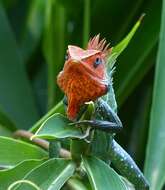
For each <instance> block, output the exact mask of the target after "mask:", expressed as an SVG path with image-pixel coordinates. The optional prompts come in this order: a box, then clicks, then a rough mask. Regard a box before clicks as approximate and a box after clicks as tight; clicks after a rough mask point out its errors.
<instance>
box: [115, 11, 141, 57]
mask: <svg viewBox="0 0 165 190" xmlns="http://www.w3.org/2000/svg"><path fill="white" fill-rule="evenodd" d="M143 17H144V14H143V15H142V16H141V17H140V18H139V20H138V21H137V22H136V24H135V25H134V27H133V28H132V29H131V31H130V32H129V33H128V34H127V36H126V37H125V38H124V39H123V40H122V41H121V42H119V43H118V44H117V45H116V46H115V47H113V48H112V55H113V54H116V56H117V57H118V56H119V55H120V54H121V53H122V52H123V51H124V50H125V48H126V47H127V46H128V44H129V42H130V40H131V39H132V37H133V36H134V34H135V32H136V30H137V29H138V28H139V26H140V23H141V21H142V19H143Z"/></svg>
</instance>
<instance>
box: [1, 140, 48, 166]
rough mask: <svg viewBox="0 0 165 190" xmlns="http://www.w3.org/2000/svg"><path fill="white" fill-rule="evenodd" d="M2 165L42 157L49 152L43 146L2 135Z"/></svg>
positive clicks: (46, 155) (12, 164)
mask: <svg viewBox="0 0 165 190" xmlns="http://www.w3.org/2000/svg"><path fill="white" fill-rule="evenodd" d="M0 147H1V148H0V166H2V167H11V166H15V165H16V164H18V163H19V162H22V161H23V160H27V159H42V158H45V157H48V154H47V153H46V152H45V151H44V150H42V149H41V148H39V147H37V146H35V145H32V144H28V143H25V142H23V141H20V140H15V139H12V138H8V137H0Z"/></svg>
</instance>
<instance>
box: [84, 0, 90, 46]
mask: <svg viewBox="0 0 165 190" xmlns="http://www.w3.org/2000/svg"><path fill="white" fill-rule="evenodd" d="M83 22H84V23H83V47H84V48H86V46H87V43H88V40H89V33H90V0H85V1H84V21H83Z"/></svg>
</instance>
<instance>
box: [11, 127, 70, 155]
mask: <svg viewBox="0 0 165 190" xmlns="http://www.w3.org/2000/svg"><path fill="white" fill-rule="evenodd" d="M33 135H34V134H33V133H31V132H29V131H25V130H18V131H16V132H15V133H14V134H13V136H14V137H15V138H20V137H21V138H25V139H28V140H30V138H31V137H32V136H33ZM32 142H34V143H35V144H36V145H38V146H40V147H42V148H44V149H45V150H49V142H48V141H46V140H43V139H39V138H35V139H33V140H32ZM60 156H61V157H62V158H70V157H71V154H70V152H69V151H68V150H66V149H63V148H61V149H60Z"/></svg>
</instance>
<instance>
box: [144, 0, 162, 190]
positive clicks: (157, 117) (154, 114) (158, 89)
mask: <svg viewBox="0 0 165 190" xmlns="http://www.w3.org/2000/svg"><path fill="white" fill-rule="evenodd" d="M164 34H165V1H163V7H162V21H161V32H160V42H159V49H158V54H157V64H156V71H155V83H154V92H153V103H152V108H151V116H150V130H149V139H148V146H147V155H146V161H145V174H146V176H147V177H148V179H149V181H150V184H151V190H154V189H158V190H160V189H162V187H163V184H164V183H165V175H164V170H165V167H164V166H165V160H164V156H165V145H164V143H163V142H164V139H165V135H164V134H165V126H164V122H165V119H164V115H165V107H164V104H163V103H162V102H164V96H165V88H164V80H165V69H164V61H165V51H164V50H165V45H164V44H165V35H164Z"/></svg>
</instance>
